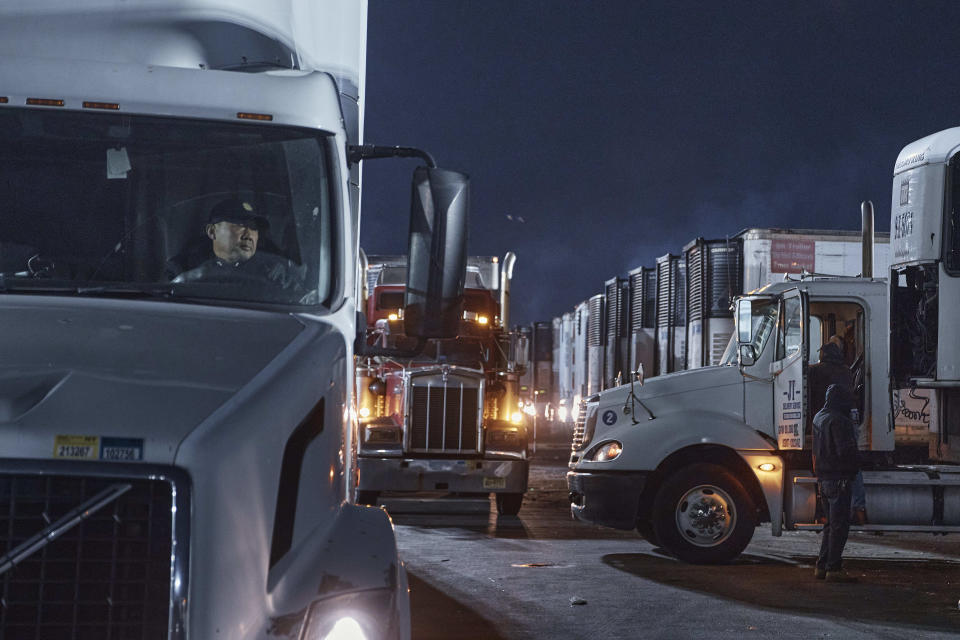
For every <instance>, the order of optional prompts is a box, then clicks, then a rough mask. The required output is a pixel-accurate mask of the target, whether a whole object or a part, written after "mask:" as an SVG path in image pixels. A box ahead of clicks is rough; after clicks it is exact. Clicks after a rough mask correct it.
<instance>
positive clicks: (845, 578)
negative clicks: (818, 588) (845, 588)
mask: <svg viewBox="0 0 960 640" xmlns="http://www.w3.org/2000/svg"><path fill="white" fill-rule="evenodd" d="M825 579H826V581H827V582H843V583H851V582H857V578H856V577H855V576H852V575H850V574H849V573H847V572H846V571H844V570H843V569H837V570H836V571H827V575H826V578H825Z"/></svg>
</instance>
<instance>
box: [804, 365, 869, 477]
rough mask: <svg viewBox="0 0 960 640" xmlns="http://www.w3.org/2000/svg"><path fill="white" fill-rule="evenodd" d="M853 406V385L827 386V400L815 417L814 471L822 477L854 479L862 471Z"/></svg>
mask: <svg viewBox="0 0 960 640" xmlns="http://www.w3.org/2000/svg"><path fill="white" fill-rule="evenodd" d="M852 407H853V393H852V392H851V390H850V387H849V386H847V385H843V384H832V385H830V386H829V387H827V401H826V403H824V406H823V409H822V410H821V411H820V412H819V413H817V415H816V416H814V418H813V472H814V474H816V476H817V479H818V480H852V479H853V477H854V476H855V475H857V471H859V470H860V453H859V450H858V448H857V432H856V426H855V425H854V424H853V420H851V419H850V409H851V408H852Z"/></svg>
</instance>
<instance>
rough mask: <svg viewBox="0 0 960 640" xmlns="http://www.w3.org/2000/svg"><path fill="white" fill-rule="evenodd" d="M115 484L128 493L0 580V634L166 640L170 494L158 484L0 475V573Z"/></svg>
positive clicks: (167, 487) (72, 639)
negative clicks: (19, 551) (35, 539)
mask: <svg viewBox="0 0 960 640" xmlns="http://www.w3.org/2000/svg"><path fill="white" fill-rule="evenodd" d="M118 484H120V485H130V488H129V490H127V491H126V492H125V493H123V494H122V495H120V496H119V497H117V498H115V499H113V500H111V501H109V502H108V503H107V504H105V505H104V506H102V508H100V509H99V510H97V511H95V512H94V513H92V514H91V515H89V517H88V518H86V519H85V520H83V521H81V522H80V523H79V524H76V525H75V526H73V527H72V528H70V529H69V530H67V531H66V533H64V534H63V535H62V536H60V537H59V538H56V539H55V540H53V541H52V542H49V543H48V544H46V545H45V546H43V547H41V548H40V549H38V550H36V551H35V552H33V553H31V554H30V555H28V556H26V557H24V558H23V559H22V560H21V561H20V562H19V563H18V564H16V565H15V566H13V567H12V568H10V569H9V570H7V571H6V572H5V573H3V574H2V575H0V590H2V592H0V596H2V600H0V637H2V638H17V639H19V638H24V639H26V638H31V639H36V640H41V639H42V640H57V639H60V638H63V639H70V640H82V639H87V638H91V639H93V638H97V639H109V640H124V639H126V638H130V639H133V638H137V639H145V638H151V639H152V638H156V639H161V638H167V637H168V621H169V616H170V586H171V584H170V575H171V549H172V539H173V530H172V528H173V515H172V504H173V496H172V493H173V490H172V486H171V484H170V483H169V482H167V481H165V480H148V479H115V478H103V477H78V476H66V475H35V474H15V475H13V474H2V475H0V556H3V558H2V559H0V566H2V565H3V564H4V561H5V560H6V556H7V554H8V553H10V552H12V551H13V550H14V549H16V548H17V547H18V546H19V545H21V544H22V543H24V542H25V541H27V540H28V539H30V538H31V537H32V536H35V535H36V534H38V533H39V532H41V531H42V530H43V529H44V528H45V527H48V526H49V525H50V524H51V523H54V522H57V520H59V519H60V518H62V517H63V516H65V515H67V514H68V513H69V512H70V511H72V510H73V509H75V508H76V507H78V506H80V505H81V504H83V503H84V502H86V501H88V500H90V499H91V498H92V497H94V496H96V495H97V494H98V493H100V492H102V491H104V490H106V489H108V488H110V487H111V486H116V485H118Z"/></svg>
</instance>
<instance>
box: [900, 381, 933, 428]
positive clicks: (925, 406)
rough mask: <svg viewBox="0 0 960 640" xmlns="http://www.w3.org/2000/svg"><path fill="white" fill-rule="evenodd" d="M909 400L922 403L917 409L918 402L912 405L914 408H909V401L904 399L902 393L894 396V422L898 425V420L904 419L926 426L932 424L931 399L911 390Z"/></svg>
mask: <svg viewBox="0 0 960 640" xmlns="http://www.w3.org/2000/svg"><path fill="white" fill-rule="evenodd" d="M909 398H910V399H912V400H916V401H918V402H921V403H922V404H921V405H920V406H919V407H917V406H916V404H917V403H916V402H914V403H911V404H913V405H914V406H912V407H909V406H907V399H906V398H904V397H903V395H902V392H901V393H898V394H895V395H894V401H893V420H894V423H896V420H897V418H899V417H901V416H902V417H904V418H906V419H907V420H912V421H915V422H921V423H923V424H925V425H929V424H930V397H929V396H920V395H917V390H916V389H910V393H909Z"/></svg>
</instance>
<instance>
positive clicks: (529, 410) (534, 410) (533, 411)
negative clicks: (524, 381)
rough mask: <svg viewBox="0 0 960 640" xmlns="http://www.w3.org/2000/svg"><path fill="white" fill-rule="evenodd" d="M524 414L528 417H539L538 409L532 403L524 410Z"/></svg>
mask: <svg viewBox="0 0 960 640" xmlns="http://www.w3.org/2000/svg"><path fill="white" fill-rule="evenodd" d="M523 412H524V413H525V414H527V415H528V416H535V415H537V408H536V407H535V406H534V405H533V403H531V404H528V405H527V406H525V407H524V408H523Z"/></svg>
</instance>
